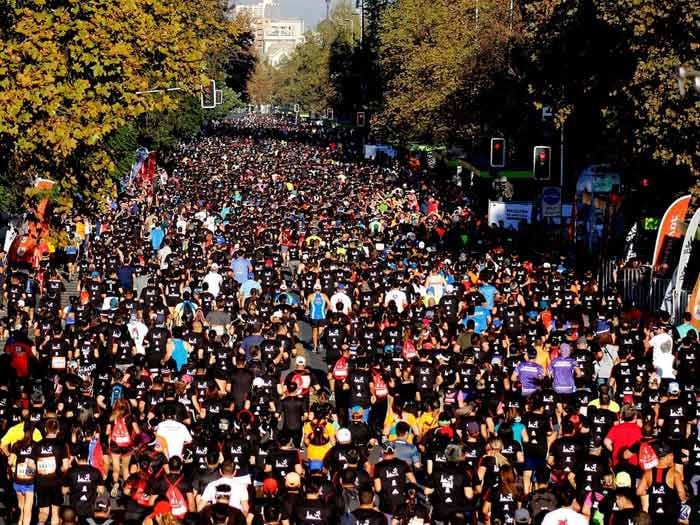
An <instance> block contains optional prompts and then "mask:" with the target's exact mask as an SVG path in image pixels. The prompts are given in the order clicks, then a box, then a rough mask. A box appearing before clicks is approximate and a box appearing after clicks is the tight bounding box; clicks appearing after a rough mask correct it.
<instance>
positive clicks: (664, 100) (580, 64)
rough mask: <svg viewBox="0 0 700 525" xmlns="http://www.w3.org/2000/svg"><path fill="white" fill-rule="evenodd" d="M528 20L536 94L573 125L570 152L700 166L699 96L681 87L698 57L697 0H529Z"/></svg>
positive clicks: (633, 163) (636, 163)
mask: <svg viewBox="0 0 700 525" xmlns="http://www.w3.org/2000/svg"><path fill="white" fill-rule="evenodd" d="M524 19H525V23H526V26H525V29H526V31H525V33H526V38H527V44H526V46H525V48H526V52H525V56H526V57H527V62H528V64H527V66H526V70H527V75H526V79H527V82H528V84H529V86H530V91H531V93H532V95H533V100H534V102H535V103H536V104H537V105H538V106H539V105H542V104H549V105H551V106H552V107H553V110H554V116H555V122H556V125H557V126H561V125H563V124H565V125H566V130H567V135H568V136H569V140H568V141H567V142H568V143H569V144H570V145H571V152H570V154H572V155H574V156H576V157H577V158H578V159H579V160H580V161H581V162H585V161H590V160H598V161H600V160H610V161H613V162H615V163H616V164H619V165H622V166H623V167H624V166H626V167H632V168H636V169H643V168H644V166H645V165H649V163H650V161H652V162H653V165H655V166H659V165H662V166H668V167H672V166H678V165H680V166H686V167H691V168H693V169H697V166H698V160H699V159H698V155H700V153H698V150H697V147H696V145H695V144H694V141H693V140H692V137H693V136H694V135H695V134H696V133H697V126H698V124H699V123H700V103H699V102H698V99H697V97H692V96H689V97H685V98H683V97H681V96H680V94H679V91H678V85H677V71H678V66H679V65H681V64H689V65H695V66H696V67H697V65H698V63H699V60H698V52H699V51H700V43H698V39H697V28H698V27H699V24H700V5H698V3H697V2H655V1H653V0H603V1H600V2H592V1H591V0H577V1H574V2H571V1H568V2H564V1H563V0H528V1H526V2H524Z"/></svg>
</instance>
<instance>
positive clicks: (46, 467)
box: [36, 456, 56, 476]
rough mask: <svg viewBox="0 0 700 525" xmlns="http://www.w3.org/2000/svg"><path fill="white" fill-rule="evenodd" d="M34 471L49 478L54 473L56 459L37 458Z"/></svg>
mask: <svg viewBox="0 0 700 525" xmlns="http://www.w3.org/2000/svg"><path fill="white" fill-rule="evenodd" d="M36 471H37V472H38V473H39V474H40V475H42V476H50V475H51V474H55V473H56V458H55V457H53V456H51V457H49V458H39V459H38V460H37V462H36Z"/></svg>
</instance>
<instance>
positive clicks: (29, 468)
mask: <svg viewBox="0 0 700 525" xmlns="http://www.w3.org/2000/svg"><path fill="white" fill-rule="evenodd" d="M16 472H17V480H18V481H31V480H33V479H34V473H35V470H34V461H32V460H31V459H28V460H26V461H24V462H23V463H18V464H17V471H16Z"/></svg>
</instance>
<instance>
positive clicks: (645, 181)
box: [642, 177, 649, 188]
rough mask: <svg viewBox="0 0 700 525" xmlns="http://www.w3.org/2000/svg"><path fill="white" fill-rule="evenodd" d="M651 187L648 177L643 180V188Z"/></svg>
mask: <svg viewBox="0 0 700 525" xmlns="http://www.w3.org/2000/svg"><path fill="white" fill-rule="evenodd" d="M648 187H649V179H647V178H646V177H645V178H643V179H642V188H648Z"/></svg>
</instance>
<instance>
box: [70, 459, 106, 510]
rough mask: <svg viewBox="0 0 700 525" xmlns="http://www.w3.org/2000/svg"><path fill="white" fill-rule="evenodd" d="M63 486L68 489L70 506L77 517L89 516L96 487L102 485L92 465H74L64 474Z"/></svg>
mask: <svg viewBox="0 0 700 525" xmlns="http://www.w3.org/2000/svg"><path fill="white" fill-rule="evenodd" d="M63 484H64V486H66V487H68V496H69V501H70V505H71V507H73V508H74V509H75V511H76V513H77V514H78V516H91V515H92V511H93V505H94V504H95V498H96V497H97V487H98V486H100V485H102V474H100V471H99V470H97V469H96V468H95V467H93V466H92V465H75V466H73V467H71V468H70V469H69V470H68V472H66V476H65V478H64V483H63Z"/></svg>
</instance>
